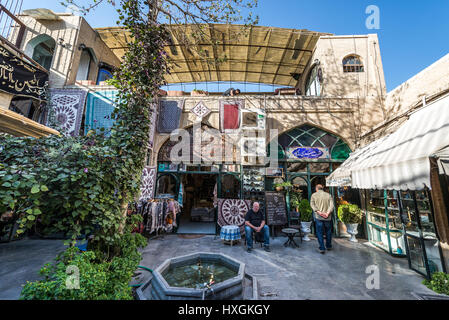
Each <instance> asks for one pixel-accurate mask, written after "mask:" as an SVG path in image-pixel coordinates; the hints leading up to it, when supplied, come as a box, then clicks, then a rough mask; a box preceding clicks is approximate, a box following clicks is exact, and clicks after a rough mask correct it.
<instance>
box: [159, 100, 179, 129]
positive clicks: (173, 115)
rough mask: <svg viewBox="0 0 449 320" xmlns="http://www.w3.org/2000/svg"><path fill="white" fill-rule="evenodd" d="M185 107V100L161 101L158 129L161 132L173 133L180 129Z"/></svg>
mask: <svg viewBox="0 0 449 320" xmlns="http://www.w3.org/2000/svg"><path fill="white" fill-rule="evenodd" d="M183 107H184V101H170V100H162V101H160V103H159V120H158V123H157V131H158V132H159V133H172V132H173V131H174V130H176V129H178V128H179V125H180V123H181V115H182V109H183Z"/></svg>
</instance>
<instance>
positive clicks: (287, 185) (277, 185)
mask: <svg viewBox="0 0 449 320" xmlns="http://www.w3.org/2000/svg"><path fill="white" fill-rule="evenodd" d="M274 187H275V188H276V191H282V190H284V189H287V190H288V189H290V188H291V187H293V185H292V183H291V182H290V181H287V182H282V183H275V184H274Z"/></svg>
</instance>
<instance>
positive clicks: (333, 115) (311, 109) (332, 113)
mask: <svg viewBox="0 0 449 320" xmlns="http://www.w3.org/2000/svg"><path fill="white" fill-rule="evenodd" d="M223 98H224V97H223ZM223 98H222V97H188V96H185V97H164V98H161V99H166V100H181V99H183V100H184V109H183V113H182V117H181V128H188V127H190V126H192V125H193V124H194V123H195V122H196V121H198V119H197V117H196V116H195V115H194V114H193V113H192V112H191V110H192V109H193V108H194V107H195V106H196V105H197V104H198V103H199V102H200V101H202V102H203V103H204V104H205V105H206V106H207V107H208V108H209V109H210V110H211V111H212V112H211V113H210V114H209V115H208V116H207V117H205V118H203V121H202V123H203V124H207V125H209V126H210V127H212V128H215V129H220V113H219V100H220V99H223ZM239 99H244V100H245V108H261V109H264V110H265V111H266V114H267V126H266V128H267V129H268V130H270V129H277V130H278V134H279V135H281V134H283V133H284V132H286V131H289V130H291V129H294V128H296V127H299V126H301V125H304V124H310V125H313V126H316V127H319V128H322V129H323V130H326V131H328V132H330V133H333V134H335V135H337V136H339V137H341V138H342V139H343V140H344V141H345V142H346V143H347V144H348V145H349V147H350V148H352V149H353V150H354V149H355V148H356V145H357V134H356V128H357V127H358V126H359V125H360V124H359V122H358V120H357V118H356V117H355V112H354V110H356V109H357V108H358V104H357V99H354V98H352V99H346V98H319V99H318V98H311V97H294V96H281V97H278V96H264V95H259V96H257V95H253V96H240V97H239ZM169 137H170V135H169V134H157V135H156V139H155V144H154V145H155V147H154V151H155V152H154V153H153V159H152V163H156V162H157V154H158V152H159V149H160V148H161V146H162V145H163V144H164V143H165V142H166V141H167V140H168V139H169ZM266 138H267V143H269V133H267V137H266Z"/></svg>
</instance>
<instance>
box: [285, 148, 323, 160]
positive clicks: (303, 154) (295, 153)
mask: <svg viewBox="0 0 449 320" xmlns="http://www.w3.org/2000/svg"><path fill="white" fill-rule="evenodd" d="M287 156H288V158H289V159H295V160H313V159H330V154H329V149H328V148H315V147H290V148H288V150H287Z"/></svg>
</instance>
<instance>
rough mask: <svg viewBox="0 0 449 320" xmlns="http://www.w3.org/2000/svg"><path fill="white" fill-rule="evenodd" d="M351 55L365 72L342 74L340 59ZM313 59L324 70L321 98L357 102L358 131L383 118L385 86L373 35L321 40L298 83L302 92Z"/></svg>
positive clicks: (331, 37)
mask: <svg viewBox="0 0 449 320" xmlns="http://www.w3.org/2000/svg"><path fill="white" fill-rule="evenodd" d="M353 54H354V55H357V56H359V57H360V58H361V61H362V63H363V65H364V69H365V70H364V72H360V73H345V72H343V59H344V58H345V57H347V56H348V55H353ZM316 60H318V61H319V63H320V67H321V68H322V70H323V83H322V89H321V91H322V92H321V96H322V97H324V98H337V97H338V98H349V99H356V100H357V108H356V109H355V110H354V112H356V117H357V118H358V119H360V123H359V124H360V127H359V128H358V130H360V131H358V132H363V131H366V130H369V128H371V127H373V126H374V125H376V124H378V123H380V122H382V121H383V120H384V119H385V117H386V110H385V104H384V103H385V97H386V85H385V77H384V72H383V65H382V58H381V54H380V46H379V40H378V37H377V35H376V34H369V35H349V36H323V37H321V38H320V40H319V41H318V43H317V47H316V50H315V52H314V54H313V56H312V58H311V61H310V64H309V66H308V67H307V68H306V70H305V72H304V75H303V77H302V79H301V82H300V87H301V90H302V92H303V93H304V92H305V85H306V81H307V78H308V74H309V72H310V70H311V68H313V66H314V65H315V61H316Z"/></svg>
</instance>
